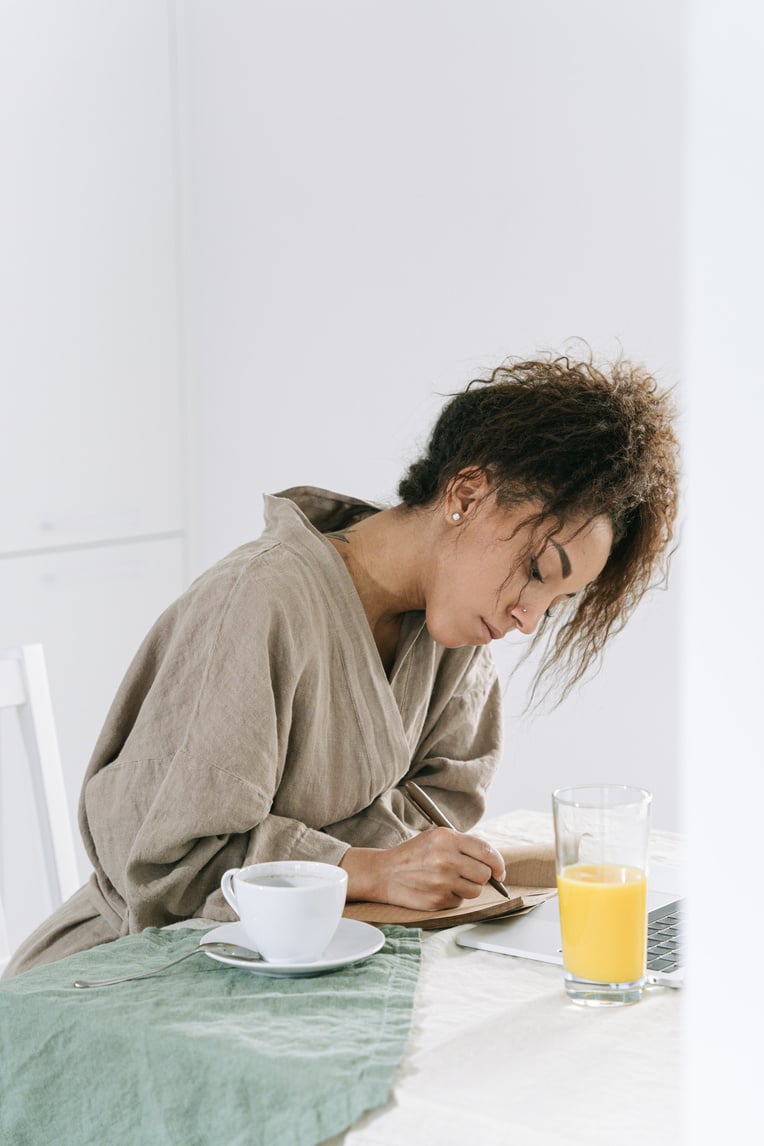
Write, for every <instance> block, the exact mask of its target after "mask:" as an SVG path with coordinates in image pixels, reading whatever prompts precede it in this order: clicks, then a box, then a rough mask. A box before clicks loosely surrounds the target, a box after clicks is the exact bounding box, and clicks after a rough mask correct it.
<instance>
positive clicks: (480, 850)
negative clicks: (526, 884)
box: [458, 833, 507, 883]
mask: <svg viewBox="0 0 764 1146" xmlns="http://www.w3.org/2000/svg"><path fill="white" fill-rule="evenodd" d="M458 835H459V840H460V848H461V850H462V852H463V853H464V855H466V856H471V857H472V858H473V859H475V860H477V861H478V862H480V863H482V864H483V865H485V866H486V867H488V869H489V870H488V873H487V875H486V877H485V879H484V880H483V881H482V882H483V883H485V882H486V880H488V879H489V878H490V876H494V878H495V879H500V880H503V879H504V878H505V876H506V874H507V872H506V867H505V865H504V857H503V856H502V854H501V852H498V851H497V850H496V848H494V847H491V845H490V844H489V843H488V841H487V840H481V838H480V836H470V835H466V834H460V833H459V834H458Z"/></svg>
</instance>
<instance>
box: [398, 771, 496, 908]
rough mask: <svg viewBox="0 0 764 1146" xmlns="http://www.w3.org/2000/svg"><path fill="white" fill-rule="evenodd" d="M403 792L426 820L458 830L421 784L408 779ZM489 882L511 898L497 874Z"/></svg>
mask: <svg viewBox="0 0 764 1146" xmlns="http://www.w3.org/2000/svg"><path fill="white" fill-rule="evenodd" d="M403 794H404V796H407V797H408V799H409V801H410V802H411V803H412V804H413V805H414V807H415V808H416V810H417V811H418V812H419V813H420V814H421V815H422V816H424V818H425V819H426V820H429V821H430V823H431V824H434V825H435V827H436V828H450V829H451V831H452V832H455V831H457V829H456V828H455V827H454V825H453V824H452V823H451V821H450V820H449V818H448V816H446V815H445V814H444V813H443V812H441V810H440V808H439V807H438V805H437V804H436V803H435V801H434V800H431V799H430V797H429V796H428V795H427V793H426V792H424V791H422V789H421V788H420V787H419V785H418V784H415V783H414V781H413V780H407V781H406V783H405V784H404V785H403ZM488 882H489V883H490V885H491V887H494V888H496V890H497V891H498V892H499V893H500V894H501V895H503V896H504V897H505V899H510V898H511V897H510V894H509V892H508V891H507V889H506V887H505V886H504V884H503V883H501V881H500V880H498V879H496V878H495V876H491V877H490V879H489V880H488Z"/></svg>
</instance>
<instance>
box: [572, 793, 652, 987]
mask: <svg viewBox="0 0 764 1146" xmlns="http://www.w3.org/2000/svg"><path fill="white" fill-rule="evenodd" d="M651 802H652V795H651V793H650V792H647V791H646V790H645V789H644V788H632V787H629V786H627V785H623V784H617V785H616V784H594V785H590V786H588V787H575V788H558V789H557V790H556V791H555V792H553V793H552V806H553V811H554V834H555V857H556V864H557V889H558V893H559V900H560V927H561V930H562V957H563V964H564V968H565V970H564V976H565V991H566V993H567V995H568V998H569V999H571V1000H572V1001H573V1002H574V1003H580V1004H583V1005H588V1006H599V1007H603V1006H623V1005H624V1004H628V1003H636V1002H639V1000H640V999H641V998H642V991H643V989H644V984H645V960H646V950H647V842H648V831H649V823H650V805H651Z"/></svg>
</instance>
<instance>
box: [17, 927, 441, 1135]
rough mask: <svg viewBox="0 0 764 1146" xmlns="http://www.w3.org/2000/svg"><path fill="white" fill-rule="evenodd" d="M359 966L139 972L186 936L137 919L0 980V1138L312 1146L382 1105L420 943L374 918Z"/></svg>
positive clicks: (403, 1032)
mask: <svg viewBox="0 0 764 1146" xmlns="http://www.w3.org/2000/svg"><path fill="white" fill-rule="evenodd" d="M383 930H384V932H385V936H386V942H385V946H384V947H383V948H382V950H381V951H379V952H378V953H377V954H376V955H374V956H373V957H372V958H370V959H368V960H367V961H366V962H365V963H359V964H356V965H354V966H350V967H345V968H343V969H342V970H339V971H333V972H330V973H327V974H324V975H320V976H316V977H311V978H301V979H286V978H283V979H275V978H266V977H265V976H261V975H256V974H253V973H252V972H250V971H247V970H245V969H242V968H238V967H228V966H225V965H223V964H221V963H217V962H214V961H213V960H211V959H209V958H208V957H207V956H205V955H198V956H196V958H194V959H189V960H187V961H186V962H185V963H181V964H180V965H179V966H178V967H173V968H171V969H170V970H168V971H167V972H166V973H165V974H164V975H160V976H157V977H156V978H153V979H144V980H139V981H134V982H130V983H120V984H118V985H116V986H112V987H100V988H97V989H90V990H82V989H76V988H74V987H73V986H72V983H73V981H74V980H75V979H78V978H82V979H99V978H108V977H112V976H117V975H120V974H129V973H130V972H131V971H134V970H148V969H149V968H152V967H159V966H161V965H162V964H163V963H165V962H167V961H169V960H171V959H173V958H176V957H178V956H179V955H182V954H184V952H185V951H190V950H191V949H192V948H193V947H194V946H195V945H196V944H197V943H198V942H199V939H200V938H201V935H202V932H200V931H199V930H198V929H195V930H190V929H187V928H184V929H181V930H159V929H157V928H148V929H147V930H146V931H143V932H141V933H140V934H139V935H130V936H127V937H126V938H124V939H118V940H116V941H115V942H114V943H108V944H104V945H102V946H100V947H96V948H93V950H91V951H86V952H83V953H82V954H80V955H71V956H69V958H67V959H62V960H61V961H59V962H57V963H52V964H49V965H48V966H44V967H39V968H36V969H35V970H32V971H27V972H26V974H24V975H19V976H18V977H17V978H15V979H11V980H9V981H8V982H7V983H2V984H0V1142H2V1143H8V1144H11V1143H12V1144H13V1146H54V1144H55V1146H91V1144H92V1146H110V1144H111V1143H119V1144H120V1146H125V1144H128V1146H181V1144H182V1146H195V1144H197V1143H198V1144H199V1146H202V1144H203V1146H219V1144H225V1146H240V1144H241V1146H245V1144H246V1146H315V1144H316V1143H319V1142H322V1141H323V1140H324V1139H325V1138H329V1137H331V1136H332V1135H335V1134H339V1133H340V1132H341V1131H342V1130H344V1129H346V1128H347V1127H348V1126H350V1125H351V1124H352V1123H353V1122H354V1121H355V1120H356V1119H357V1118H358V1117H359V1116H360V1115H361V1114H362V1113H363V1112H364V1111H365V1110H369V1109H370V1108H372V1107H374V1106H379V1105H381V1104H382V1103H384V1102H386V1101H387V1099H388V1097H389V1094H390V1087H391V1083H392V1077H393V1074H394V1071H395V1069H396V1067H397V1065H398V1063H399V1062H400V1060H401V1058H402V1057H403V1053H404V1050H405V1047H406V1042H407V1039H408V1035H409V1029H410V1024H411V1013H412V1006H413V999H414V991H415V988H416V983H417V976H418V972H419V963H420V955H421V936H420V933H419V932H418V931H415V930H412V929H409V928H404V927H393V926H390V927H385V928H384V929H383Z"/></svg>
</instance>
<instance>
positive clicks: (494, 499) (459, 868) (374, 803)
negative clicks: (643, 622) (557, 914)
mask: <svg viewBox="0 0 764 1146" xmlns="http://www.w3.org/2000/svg"><path fill="white" fill-rule="evenodd" d="M671 420H672V410H671V407H670V403H669V400H668V398H667V396H666V395H665V394H664V393H661V392H659V391H658V389H657V387H656V384H655V382H654V380H653V379H652V378H651V377H650V375H648V374H647V373H646V372H644V371H643V370H641V369H640V368H636V367H633V366H631V365H629V364H628V363H624V362H621V363H618V364H616V365H615V366H614V367H612V368H611V369H610V371H609V372H602V371H600V370H599V369H597V368H596V367H595V366H594V365H593V364H591V363H586V362H584V363H571V362H570V361H568V360H567V359H564V358H563V359H556V360H542V361H532V362H518V363H514V364H510V365H507V366H502V367H499V368H498V369H497V370H496V371H494V373H493V374H492V376H491V377H490V379H488V380H486V381H478V382H474V383H471V384H470V385H469V386H468V387H467V389H466V390H465V391H464V392H463V393H461V394H459V395H457V396H456V397H454V398H453V399H452V400H451V401H450V402H449V403H448V404H447V405H446V406H445V408H444V410H443V412H442V414H441V416H440V418H439V420H438V421H437V423H436V425H435V428H434V430H433V433H432V437H431V439H430V442H429V445H428V448H427V451H426V453H425V455H424V456H423V457H422V458H421V459H420V460H419V461H417V462H415V463H414V465H412V466H411V468H410V470H409V472H408V474H407V476H406V477H405V478H404V480H403V481H402V482H401V483H400V487H399V495H400V498H401V502H400V504H398V505H396V506H394V507H392V508H388V509H380V508H379V507H376V506H373V505H370V504H369V503H367V502H364V501H359V500H356V499H353V498H345V497H340V496H338V495H336V494H331V493H328V492H326V491H322V490H316V489H312V488H309V487H301V488H297V489H291V490H286V491H284V492H283V493H281V494H278V495H276V496H274V497H269V498H267V499H266V528H265V532H264V534H263V536H262V537H261V538H260V539H259V540H258V541H255V542H253V543H251V544H249V545H245V546H243V547H242V548H240V549H238V550H236V551H235V552H234V553H232V554H230V555H229V556H228V557H226V558H224V559H223V560H222V561H221V562H219V563H218V564H217V565H216V566H214V567H213V568H212V569H211V570H209V571H208V572H207V573H206V574H204V575H203V576H202V577H200V578H199V579H198V580H197V581H196V582H195V583H194V584H193V585H192V586H191V587H190V588H189V589H188V591H187V592H186V593H184V594H183V596H182V597H181V598H180V599H179V600H178V601H177V602H175V604H174V605H172V606H171V607H170V608H169V609H168V610H167V611H166V612H165V613H164V614H163V615H162V616H161V617H160V618H159V620H158V621H157V622H156V624H155V625H154V627H153V629H152V630H151V632H150V633H149V635H148V636H147V638H146V640H145V641H144V643H143V645H142V646H141V648H140V649H139V651H138V653H137V655H136V657H135V660H134V661H133V663H132V665H131V666H130V668H129V670H128V673H127V676H126V677H125V680H124V682H123V684H122V686H121V687H120V690H119V692H118V694H117V696H116V699H115V701H114V703H113V705H112V708H111V710H110V712H109V714H108V717H107V720H106V724H105V726H104V729H103V731H102V733H101V736H100V738H99V741H98V743H97V745H96V748H95V752H94V755H93V758H92V760H91V762H90V765H89V768H88V771H87V774H86V777H85V782H84V786H83V792H82V798H81V803H80V827H81V830H82V834H83V838H84V841H85V845H86V848H87V851H88V854H89V856H90V859H91V861H92V863H93V868H94V872H93V875H92V877H91V879H90V881H89V882H88V884H87V885H86V886H85V887H83V888H82V889H80V891H79V892H77V893H76V894H75V895H74V896H73V897H72V898H71V899H70V900H69V901H68V903H66V904H64V906H63V907H62V908H60V909H59V910H58V911H57V912H56V913H55V914H54V915H53V916H52V917H51V918H50V919H49V920H48V921H47V922H46V923H45V924H43V926H42V927H40V928H39V929H38V930H37V932H35V934H34V935H32V936H31V937H30V938H29V939H28V940H27V942H26V943H25V944H24V945H23V946H22V948H21V949H20V950H19V951H18V952H17V954H16V956H15V957H14V960H13V961H12V963H11V965H10V967H9V969H8V972H7V973H8V974H15V973H18V972H20V971H23V970H26V969H28V968H29V967H32V966H34V965H36V964H39V963H44V962H49V961H52V960H54V959H58V958H61V957H63V956H64V955H68V954H71V953H73V952H76V951H80V950H83V949H85V948H88V947H92V946H94V945H95V944H97V943H103V942H107V941H110V940H112V939H116V938H118V937H119V936H120V935H125V934H128V933H131V932H136V931H140V930H141V929H143V928H144V927H147V926H161V925H164V924H168V923H172V922H175V921H177V920H182V919H187V918H190V917H192V916H201V917H205V918H213V919H221V918H222V919H226V918H231V914H230V911H229V909H228V907H227V905H226V904H225V902H224V901H223V899H222V896H221V894H220V890H219V884H220V877H221V875H222V874H223V872H224V871H225V870H226V869H227V868H230V867H238V866H241V865H244V864H248V863H252V862H256V861H260V860H266V859H275V858H293V859H308V860H322V861H325V862H329V863H336V864H340V865H341V866H342V867H344V868H345V869H346V870H347V872H348V896H349V898H351V899H372V900H377V901H382V902H389V903H394V904H400V905H403V906H408V907H415V908H424V909H436V908H443V907H450V906H453V905H455V904H457V903H458V902H459V901H461V900H462V899H465V898H472V897H475V896H477V895H478V894H479V893H480V890H481V888H482V886H483V885H484V884H485V882H486V881H487V880H488V878H489V877H490V876H491V875H494V876H496V877H497V878H499V879H501V878H502V876H503V874H504V871H503V861H502V858H501V856H500V855H499V853H498V852H496V851H495V850H494V849H493V848H492V847H491V846H490V845H489V844H487V843H486V842H485V841H483V840H480V839H479V838H477V837H476V836H473V835H470V834H468V833H467V829H468V828H470V827H471V826H472V825H474V824H475V823H476V822H477V821H478V819H479V818H480V816H481V814H482V811H483V807H484V794H485V791H486V789H487V787H488V784H489V783H490V780H491V777H492V775H493V773H494V770H495V768H496V766H497V763H498V760H499V757H500V750H501V711H500V693H499V686H498V683H497V679H496V672H495V669H494V666H493V662H492V658H491V655H490V652H489V648H488V646H489V645H490V644H491V642H492V641H493V640H498V639H500V638H501V637H503V636H504V635H505V634H506V633H508V632H510V631H512V630H518V631H520V632H522V633H525V634H531V633H533V632H535V631H537V630H538V632H539V635H543V633H545V632H546V633H547V634H548V635H549V633H550V626H554V632H553V639H552V641H551V642H550V645H549V647H548V651H547V655H546V657H545V659H544V660H542V664H541V668H540V672H539V679H541V680H544V679H547V677H548V674H550V673H551V674H552V676H551V678H550V679H554V676H555V674H557V676H558V677H559V678H560V683H561V684H562V691H563V694H564V692H566V691H567V690H568V689H569V688H570V687H571V685H572V684H573V683H575V681H577V680H578V679H579V678H580V677H581V676H582V674H583V673H584V672H585V670H586V669H587V667H588V666H589V665H590V664H591V662H592V660H593V659H595V658H597V657H598V656H599V654H600V653H601V651H602V648H603V646H604V644H605V642H606V640H607V638H608V637H609V636H610V635H611V634H612V633H613V632H615V631H617V630H618V629H619V628H620V627H621V626H622V624H623V623H624V621H625V620H626V619H627V617H628V616H629V614H630V613H631V612H632V610H633V609H634V607H635V605H636V604H637V603H638V601H639V600H640V598H641V597H642V595H643V594H644V592H645V591H646V589H647V588H649V586H650V584H651V583H652V582H653V581H654V579H655V577H656V574H657V573H659V572H660V571H661V566H662V564H663V558H664V555H665V553H666V549H667V546H668V544H669V542H670V539H671V536H672V528H673V522H674V517H675V513H676V500H677V489H676V485H677V474H676V441H675V438H674V434H673V431H672V426H671ZM411 777H416V779H417V781H418V783H419V784H421V785H422V786H424V787H425V788H426V789H429V791H430V792H431V793H432V794H433V796H434V798H435V799H436V802H438V803H439V804H441V805H442V806H443V807H444V809H445V811H446V812H447V814H448V815H449V817H450V818H451V820H452V821H453V822H454V823H455V824H456V826H457V827H458V828H459V829H460V830H459V831H458V832H451V831H448V830H445V829H434V830H429V831H423V830H422V829H423V828H424V827H425V823H424V821H423V820H422V819H420V818H419V816H418V814H417V813H416V812H415V811H413V810H412V809H411V808H410V807H409V806H408V805H407V803H406V802H405V801H404V799H403V797H402V794H401V790H400V785H401V784H402V782H403V781H404V780H405V779H407V778H411Z"/></svg>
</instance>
